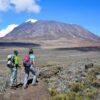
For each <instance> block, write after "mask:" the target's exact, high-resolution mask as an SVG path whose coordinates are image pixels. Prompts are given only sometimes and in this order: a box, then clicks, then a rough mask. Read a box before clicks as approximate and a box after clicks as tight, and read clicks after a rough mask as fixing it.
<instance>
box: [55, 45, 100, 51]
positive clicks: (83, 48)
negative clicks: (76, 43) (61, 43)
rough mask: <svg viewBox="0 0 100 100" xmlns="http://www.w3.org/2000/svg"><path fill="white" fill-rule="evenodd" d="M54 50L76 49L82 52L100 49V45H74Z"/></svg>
mask: <svg viewBox="0 0 100 100" xmlns="http://www.w3.org/2000/svg"><path fill="white" fill-rule="evenodd" d="M54 50H59V51H63V50H64V51H65V50H76V51H82V52H89V51H100V47H96V46H95V47H74V48H73V47H72V48H56V49H54Z"/></svg>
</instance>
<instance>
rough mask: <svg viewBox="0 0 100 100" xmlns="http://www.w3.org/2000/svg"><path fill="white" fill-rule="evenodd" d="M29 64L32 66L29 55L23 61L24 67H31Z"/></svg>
mask: <svg viewBox="0 0 100 100" xmlns="http://www.w3.org/2000/svg"><path fill="white" fill-rule="evenodd" d="M29 64H30V56H29V55H25V57H24V61H23V65H24V66H29Z"/></svg>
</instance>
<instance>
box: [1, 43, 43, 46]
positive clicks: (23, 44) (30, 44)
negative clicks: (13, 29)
mask: <svg viewBox="0 0 100 100" xmlns="http://www.w3.org/2000/svg"><path fill="white" fill-rule="evenodd" d="M40 46H41V45H40V44H36V43H23V42H0V47H40Z"/></svg>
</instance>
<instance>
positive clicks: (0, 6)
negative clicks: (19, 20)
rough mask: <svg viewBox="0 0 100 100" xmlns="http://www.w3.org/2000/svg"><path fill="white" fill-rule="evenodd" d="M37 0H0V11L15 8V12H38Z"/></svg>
mask: <svg viewBox="0 0 100 100" xmlns="http://www.w3.org/2000/svg"><path fill="white" fill-rule="evenodd" d="M36 1H37V0H0V11H1V12H4V11H8V10H11V9H12V10H13V9H14V10H15V11H16V12H23V11H26V12H34V13H39V12H40V10H41V7H40V6H39V5H38V4H37V2H36Z"/></svg>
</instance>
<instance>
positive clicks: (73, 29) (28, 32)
mask: <svg viewBox="0 0 100 100" xmlns="http://www.w3.org/2000/svg"><path fill="white" fill-rule="evenodd" d="M6 38H16V39H33V38H34V39H35V38H36V39H38V38H39V39H46V40H55V39H59V38H66V39H80V40H94V41H98V40H99V38H98V37H97V36H96V35H94V34H93V33H91V32H89V31H88V30H86V29H84V28H82V27H81V26H79V25H76V24H65V23H60V22H55V21H41V20H39V21H37V20H28V21H26V22H25V23H23V24H21V25H19V26H18V27H16V28H14V30H13V31H11V32H10V33H9V34H8V35H6Z"/></svg>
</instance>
